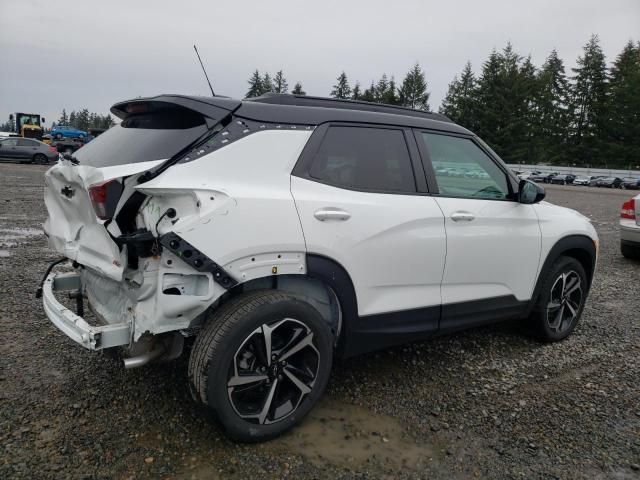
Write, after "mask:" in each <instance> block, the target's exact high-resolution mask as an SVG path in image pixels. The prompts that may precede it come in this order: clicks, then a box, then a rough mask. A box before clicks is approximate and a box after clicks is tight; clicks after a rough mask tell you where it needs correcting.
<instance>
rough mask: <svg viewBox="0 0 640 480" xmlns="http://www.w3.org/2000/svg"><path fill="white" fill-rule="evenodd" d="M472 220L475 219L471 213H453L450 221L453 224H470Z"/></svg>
mask: <svg viewBox="0 0 640 480" xmlns="http://www.w3.org/2000/svg"><path fill="white" fill-rule="evenodd" d="M474 218H476V217H475V215H474V214H473V213H471V212H453V213H452V214H451V220H453V221H454V222H470V221H471V220H473V219H474Z"/></svg>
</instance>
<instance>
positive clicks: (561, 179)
mask: <svg viewBox="0 0 640 480" xmlns="http://www.w3.org/2000/svg"><path fill="white" fill-rule="evenodd" d="M575 178H576V176H575V175H571V174H566V175H564V174H562V175H556V176H554V177H551V182H550V183H555V184H556V185H567V184H571V183H573V181H574V180H575Z"/></svg>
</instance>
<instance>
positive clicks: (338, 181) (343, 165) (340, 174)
mask: <svg viewBox="0 0 640 480" xmlns="http://www.w3.org/2000/svg"><path fill="white" fill-rule="evenodd" d="M309 175H310V176H311V177H312V178H314V179H317V180H320V181H321V182H324V183H328V184H331V185H335V186H338V187H344V188H348V189H354V190H371V191H377V192H395V193H415V192H416V183H415V177H414V174H413V168H412V166H411V158H410V156H409V150H408V148H407V144H406V142H405V138H404V133H403V132H402V130H394V129H386V128H368V127H342V126H335V127H330V128H329V129H328V130H327V133H326V134H325V136H324V138H323V140H322V144H321V145H320V148H319V150H318V152H317V154H316V155H315V158H314V160H313V163H312V165H311V169H310V171H309Z"/></svg>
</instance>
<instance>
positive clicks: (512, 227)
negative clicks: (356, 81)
mask: <svg viewBox="0 0 640 480" xmlns="http://www.w3.org/2000/svg"><path fill="white" fill-rule="evenodd" d="M416 139H417V140H418V141H419V142H421V152H423V154H425V156H426V157H428V159H429V160H430V162H431V165H432V168H429V165H428V164H427V171H428V172H429V171H430V174H431V175H432V178H433V179H435V183H436V185H437V186H436V188H437V190H438V191H437V194H436V195H435V199H436V202H437V204H438V205H439V206H440V208H441V209H442V212H443V214H444V218H445V228H446V234H447V258H446V265H445V269H444V276H443V279H442V301H443V304H444V306H443V321H444V317H446V315H445V310H447V311H454V310H456V309H457V311H458V312H459V313H460V314H461V315H465V314H466V312H465V309H464V308H463V307H461V306H460V305H458V306H457V307H455V308H454V309H451V308H449V309H447V308H446V305H452V304H460V303H463V302H474V303H473V304H470V305H471V306H472V307H473V309H476V310H477V311H479V310H482V309H483V308H484V307H483V303H486V308H487V309H488V310H491V309H493V308H498V307H499V306H501V305H504V306H505V307H508V306H509V305H510V304H511V303H515V302H522V301H525V300H528V299H530V298H531V295H532V292H533V288H534V284H535V281H536V277H537V272H538V266H539V262H540V249H541V234H540V227H539V224H538V217H537V215H536V213H535V210H534V208H533V206H532V205H524V204H521V203H518V202H517V201H516V200H515V195H514V191H513V190H514V188H513V184H512V183H511V181H510V179H509V177H508V175H507V174H506V172H505V170H504V167H501V166H500V165H499V164H498V162H497V161H496V160H494V159H493V158H491V156H489V154H488V153H487V152H486V151H485V150H484V149H483V148H481V146H480V145H479V144H478V143H476V141H475V140H474V139H473V138H470V137H461V136H451V135H443V134H440V133H435V132H416ZM478 301H480V303H478ZM473 309H472V310H473ZM473 313H474V312H473V311H469V312H468V314H469V315H470V316H472V315H473ZM476 313H477V312H476ZM445 326H446V325H445Z"/></svg>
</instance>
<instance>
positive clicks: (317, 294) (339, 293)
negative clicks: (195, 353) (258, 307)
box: [210, 255, 357, 348]
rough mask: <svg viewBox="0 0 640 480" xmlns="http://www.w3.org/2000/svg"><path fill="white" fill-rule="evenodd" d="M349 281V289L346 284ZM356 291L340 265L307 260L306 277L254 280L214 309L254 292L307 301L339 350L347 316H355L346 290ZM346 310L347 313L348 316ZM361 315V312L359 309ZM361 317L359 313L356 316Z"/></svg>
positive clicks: (231, 292) (227, 295)
mask: <svg viewBox="0 0 640 480" xmlns="http://www.w3.org/2000/svg"><path fill="white" fill-rule="evenodd" d="M345 278H346V279H348V286H345V283H343V281H341V280H344V279H345ZM349 288H350V289H351V291H353V284H351V279H350V278H349V277H348V274H347V273H346V271H345V270H344V269H343V268H342V267H341V266H340V265H339V264H337V262H335V261H333V260H330V259H327V258H326V257H319V256H314V255H311V256H307V273H306V274H284V275H270V276H262V277H258V278H253V279H251V280H248V281H246V282H243V283H239V284H237V285H235V286H234V287H232V288H230V289H229V290H228V291H227V292H226V293H225V294H224V295H223V296H222V297H220V299H219V300H218V301H216V302H215V303H214V304H213V305H212V306H211V307H210V308H214V309H217V308H220V307H221V306H222V305H223V304H224V303H226V302H228V301H229V300H231V299H232V298H235V297H237V296H239V295H242V294H245V293H248V292H251V291H254V290H264V289H269V290H277V291H281V292H287V293H292V294H295V295H298V296H301V297H304V298H305V299H306V300H307V301H308V302H309V303H310V304H311V305H312V306H313V307H314V308H316V310H318V312H319V313H320V315H321V316H322V318H323V319H324V320H325V321H326V323H327V325H328V326H329V328H330V329H331V333H332V334H333V336H334V339H335V342H334V346H335V347H336V348H338V347H339V346H340V345H339V344H340V339H341V338H342V336H343V335H342V334H343V330H344V317H345V313H346V314H347V315H350V314H351V313H350V312H351V307H350V306H351V299H350V298H349V297H348V294H347V295H345V294H344V293H343V292H344V289H347V290H348V289H349ZM353 295H354V296H355V294H353ZM345 307H346V312H345ZM356 312H357V309H356ZM356 314H357V313H356Z"/></svg>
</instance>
